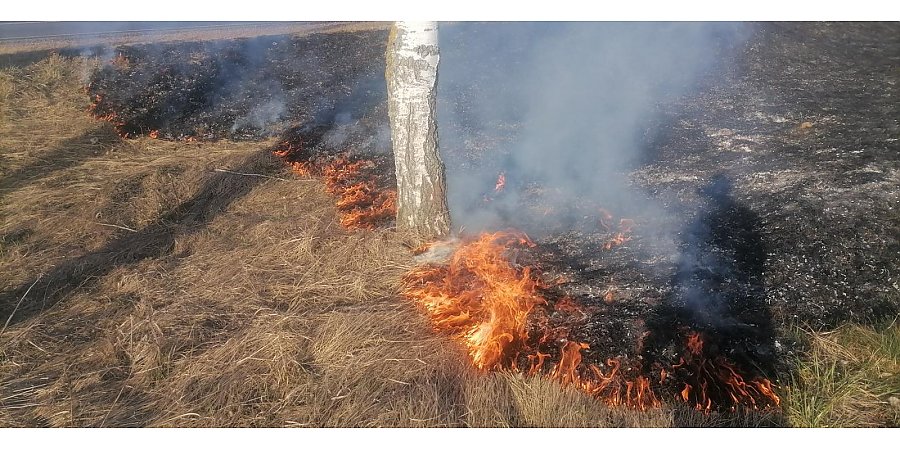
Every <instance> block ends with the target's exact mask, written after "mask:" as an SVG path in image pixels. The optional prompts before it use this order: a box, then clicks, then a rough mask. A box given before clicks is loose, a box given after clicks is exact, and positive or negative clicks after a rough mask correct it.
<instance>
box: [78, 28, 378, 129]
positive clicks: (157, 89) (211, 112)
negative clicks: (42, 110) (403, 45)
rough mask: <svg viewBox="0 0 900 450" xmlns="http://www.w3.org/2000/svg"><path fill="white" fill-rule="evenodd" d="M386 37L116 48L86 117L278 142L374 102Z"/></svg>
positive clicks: (97, 78) (92, 90) (93, 88)
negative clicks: (283, 136) (286, 134)
mask: <svg viewBox="0 0 900 450" xmlns="http://www.w3.org/2000/svg"><path fill="white" fill-rule="evenodd" d="M386 37H387V35H386V33H385V32H380V31H379V32H361V33H325V34H314V35H310V36H303V37H288V36H280V37H260V38H253V39H238V40H227V41H210V42H186V43H171V44H148V45H136V46H126V47H120V48H117V49H115V51H114V53H115V55H116V57H115V58H114V59H112V60H111V61H109V63H108V64H106V65H104V67H103V68H102V69H101V70H100V71H99V72H97V73H96V74H95V75H94V76H93V77H92V79H91V82H90V84H89V86H88V87H87V92H88V95H90V97H91V99H92V101H93V102H94V103H95V105H94V109H93V113H94V114H95V115H96V116H98V117H104V116H106V117H109V116H110V115H112V116H113V117H114V120H111V121H114V122H115V123H117V128H118V130H119V131H120V133H121V134H123V135H126V134H127V135H128V136H137V135H146V134H149V133H151V132H157V133H158V136H159V137H160V138H165V139H189V138H193V139H221V138H228V139H234V140H248V139H260V138H264V137H268V136H277V135H279V134H280V133H282V132H285V130H287V129H289V128H290V127H292V126H299V125H303V124H309V123H318V124H326V123H331V122H334V121H335V120H345V121H346V120H352V119H355V118H356V117H352V114H353V113H355V112H356V111H365V110H367V109H368V108H371V107H373V106H374V105H376V104H377V103H378V102H380V101H382V97H383V92H384V75H383V74H384V57H383V55H384V43H385V41H386ZM339 114H344V117H343V119H341V118H339V117H338V115H339ZM347 114H350V115H351V116H350V117H347Z"/></svg>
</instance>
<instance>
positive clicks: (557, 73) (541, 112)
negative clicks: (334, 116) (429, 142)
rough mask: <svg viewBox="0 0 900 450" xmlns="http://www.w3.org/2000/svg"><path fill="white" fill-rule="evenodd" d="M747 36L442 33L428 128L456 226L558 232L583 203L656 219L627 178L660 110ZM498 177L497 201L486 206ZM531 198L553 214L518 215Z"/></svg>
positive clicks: (659, 28) (631, 26) (671, 29)
mask: <svg viewBox="0 0 900 450" xmlns="http://www.w3.org/2000/svg"><path fill="white" fill-rule="evenodd" d="M746 33H747V27H746V26H742V25H738V24H727V23H715V24H712V23H510V24H506V23H488V24H475V23H465V24H442V27H441V29H440V48H441V63H440V64H441V65H440V69H439V77H438V84H439V86H438V123H439V137H440V145H441V149H442V154H443V155H444V157H445V160H446V162H447V167H448V175H447V176H448V186H449V189H448V191H449V202H450V207H451V214H452V218H453V222H454V226H455V227H457V228H460V227H463V228H466V229H468V230H470V231H473V230H479V229H484V228H498V227H505V226H516V227H519V228H525V229H527V228H528V227H529V224H532V225H533V224H534V223H535V221H536V219H540V221H543V222H544V223H542V224H541V226H540V227H539V228H544V229H546V228H548V227H550V228H552V227H553V226H554V225H560V226H564V225H566V224H567V223H571V222H574V221H577V217H575V216H577V215H579V214H583V212H582V211H580V210H578V209H577V208H576V206H577V204H578V203H579V202H582V201H584V200H586V199H589V200H591V201H593V202H596V203H597V204H599V205H602V206H603V207H604V208H607V209H609V210H611V211H614V212H616V213H617V214H626V213H634V210H635V208H638V209H640V208H654V207H655V205H652V201H648V200H646V199H645V196H644V195H641V194H640V193H639V192H637V191H636V190H635V189H632V188H630V187H629V182H628V179H627V174H628V172H629V171H630V169H632V168H633V167H634V166H635V165H636V164H638V163H639V162H640V161H641V159H642V155H643V153H644V152H645V150H646V145H647V139H646V136H647V135H648V133H650V134H652V132H653V130H651V129H650V128H649V127H651V124H652V123H654V120H655V116H656V115H657V114H658V112H659V110H660V105H663V104H665V103H666V102H670V101H672V100H674V99H677V98H678V97H680V96H683V95H686V94H688V93H691V92H692V91H694V90H696V89H697V88H698V86H699V85H700V82H701V80H702V79H703V77H704V75H706V74H708V73H710V72H711V71H714V70H717V69H718V68H719V64H718V63H719V62H721V61H722V56H723V53H727V52H729V51H732V50H733V49H735V48H736V47H737V46H738V45H739V44H740V43H741V41H742V40H743V39H744V38H745V37H746ZM500 171H503V172H505V175H506V180H507V185H506V189H505V191H504V192H503V193H502V195H496V196H493V198H490V199H489V200H490V201H487V200H486V198H488V197H491V194H490V191H491V190H492V189H493V188H494V183H495V181H496V180H497V176H498V172H500ZM535 186H542V187H543V188H542V189H541V190H540V192H543V194H544V196H543V198H544V200H545V201H547V202H549V203H552V206H553V207H554V209H555V214H552V215H549V216H548V217H546V218H536V217H535V214H534V211H533V210H530V209H529V208H522V205H523V204H528V203H529V202H530V201H532V200H533V198H532V197H531V195H532V194H533V193H534V192H538V191H537V190H536V189H534V188H535ZM547 221H552V222H554V223H546V222H547Z"/></svg>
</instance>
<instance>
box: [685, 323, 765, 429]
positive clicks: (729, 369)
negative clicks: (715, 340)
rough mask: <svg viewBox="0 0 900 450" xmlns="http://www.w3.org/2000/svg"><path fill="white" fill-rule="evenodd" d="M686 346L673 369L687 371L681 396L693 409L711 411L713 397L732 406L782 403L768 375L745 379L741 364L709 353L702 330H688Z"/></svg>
mask: <svg viewBox="0 0 900 450" xmlns="http://www.w3.org/2000/svg"><path fill="white" fill-rule="evenodd" d="M684 348H685V350H686V351H685V352H684V355H683V356H682V357H681V359H680V361H679V362H678V364H676V365H675V366H674V367H673V369H679V368H680V369H682V370H684V371H685V372H686V373H687V382H685V383H684V388H683V389H682V390H681V393H680V398H681V399H682V400H683V401H685V402H687V403H690V404H692V405H693V406H694V408H696V409H698V410H705V411H709V410H710V409H712V406H713V398H714V397H715V402H716V403H726V404H730V405H731V407H732V408H735V407H737V406H738V405H744V406H746V407H749V408H752V409H759V408H765V407H768V406H778V405H779V404H781V399H780V398H779V397H778V395H777V394H776V393H775V391H774V390H773V388H772V382H771V381H770V380H769V379H768V378H764V377H756V378H754V379H753V380H749V381H748V380H745V379H744V376H743V375H741V373H740V371H739V369H738V367H737V366H736V365H735V364H734V363H733V362H731V361H729V360H728V359H727V358H725V356H722V355H716V356H709V355H708V354H707V353H708V352H707V351H706V350H705V342H704V338H703V335H702V334H701V333H699V332H696V331H691V332H689V333H688V334H687V337H686V339H685V345H684Z"/></svg>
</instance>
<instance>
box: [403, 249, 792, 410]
mask: <svg viewBox="0 0 900 450" xmlns="http://www.w3.org/2000/svg"><path fill="white" fill-rule="evenodd" d="M534 245H535V244H534V243H532V242H531V240H529V239H528V237H527V236H525V235H524V234H522V233H519V232H512V231H510V232H495V233H485V234H482V235H480V236H479V237H478V238H476V239H474V240H470V241H468V242H466V243H463V244H461V245H460V246H459V247H457V248H456V250H455V252H454V253H453V254H452V256H451V257H450V260H449V262H448V263H446V264H427V265H424V266H420V267H418V268H416V269H414V270H413V271H411V272H410V273H409V274H407V275H406V277H405V278H404V290H403V293H404V295H405V296H406V297H408V298H410V299H412V300H413V301H415V302H416V303H417V304H419V305H420V306H422V308H423V309H424V310H425V311H426V312H427V314H428V316H429V317H430V319H431V322H432V324H433V325H434V327H435V328H436V329H437V330H438V331H441V332H445V333H448V334H449V335H450V336H452V337H453V338H454V339H455V340H456V341H457V342H459V343H460V344H462V345H463V346H464V347H465V349H466V350H467V352H468V354H469V356H470V357H471V360H472V363H473V365H474V366H475V367H477V368H479V369H481V370H486V371H487V370H512V371H518V370H519V365H520V364H522V363H523V362H525V363H526V364H527V366H526V367H527V370H526V371H525V372H526V373H528V374H530V375H537V374H541V373H544V374H546V375H548V376H549V377H550V378H552V379H555V380H557V381H559V382H560V383H561V384H564V385H571V386H574V387H576V388H578V389H580V390H582V391H584V392H586V393H588V394H590V395H591V396H593V397H595V398H597V399H599V400H601V401H603V402H605V403H606V404H608V405H610V406H625V407H630V408H636V409H641V410H644V409H647V408H655V407H659V406H660V405H661V401H660V398H662V397H660V395H659V392H663V391H668V389H667V388H666V386H669V387H671V386H672V383H678V381H677V380H688V381H687V382H686V383H684V384H683V385H681V386H680V387H678V388H677V389H678V393H677V394H675V395H674V399H676V400H678V401H683V402H686V403H689V404H692V405H694V406H695V407H696V408H697V409H700V410H704V411H708V410H710V409H712V407H713V405H714V404H716V405H719V404H724V405H729V404H730V405H732V407H733V408H734V407H736V406H737V405H743V406H747V407H750V408H764V407H768V406H777V405H778V404H779V402H780V400H779V398H778V396H777V395H776V394H775V393H774V390H773V386H772V383H771V382H770V381H769V380H768V379H765V378H762V377H757V378H754V379H753V380H752V381H746V380H745V377H744V376H743V375H741V373H740V371H739V370H738V368H737V367H736V366H735V365H734V364H732V363H731V362H730V361H728V360H727V359H726V358H725V357H724V356H714V357H711V356H708V355H707V354H708V352H709V349H707V348H706V347H707V346H706V344H705V341H704V339H703V336H702V335H700V334H699V333H696V332H692V333H690V334H688V336H687V338H686V340H685V342H684V343H683V345H684V347H683V348H684V357H682V359H681V360H680V362H679V363H678V364H676V365H674V366H672V367H662V368H661V367H660V366H658V365H657V366H656V369H654V370H656V371H658V372H645V371H646V370H650V367H642V366H633V365H629V364H627V363H626V362H623V360H622V359H619V358H610V359H607V360H606V362H605V364H601V365H597V364H591V363H588V362H586V361H585V359H584V356H583V355H584V352H585V351H588V350H590V346H589V345H588V344H586V343H583V342H578V341H576V340H572V339H570V338H569V336H570V331H571V330H570V329H569V328H570V327H571V326H572V325H574V324H577V323H583V322H584V321H585V320H587V319H588V317H589V316H588V314H587V313H586V311H585V309H586V308H584V307H582V306H581V305H579V304H578V303H577V302H575V300H573V299H572V298H569V297H563V298H560V299H558V300H556V301H555V302H553V303H554V304H553V307H552V310H553V313H554V314H564V315H566V316H567V317H570V318H573V319H572V320H570V321H569V322H567V323H568V325H566V326H555V327H551V326H550V325H549V321H548V319H547V318H548V317H549V315H548V309H550V308H549V304H550V303H551V302H550V301H548V299H547V298H545V297H544V296H543V295H541V294H540V292H541V291H542V288H545V287H546V286H545V285H544V284H542V282H541V281H540V280H539V278H537V277H536V276H535V274H534V270H533V269H532V268H530V267H521V268H519V267H517V266H516V265H515V264H514V263H513V262H512V261H514V260H515V259H514V257H515V255H516V253H517V249H516V248H515V247H517V246H534ZM423 251H425V250H423V249H418V250H417V252H418V253H421V252H423ZM609 292H612V289H610V291H609ZM567 320H568V319H567ZM529 330H530V331H529ZM529 333H530V334H529ZM554 355H555V356H554ZM554 359H555V360H556V363H555V364H552V365H549V367H548V364H547V363H548V362H550V361H552V360H554ZM601 366H602V367H601ZM651 373H652V375H648V374H651ZM656 373H658V377H657V375H656ZM657 380H658V382H657ZM667 383H668V384H667Z"/></svg>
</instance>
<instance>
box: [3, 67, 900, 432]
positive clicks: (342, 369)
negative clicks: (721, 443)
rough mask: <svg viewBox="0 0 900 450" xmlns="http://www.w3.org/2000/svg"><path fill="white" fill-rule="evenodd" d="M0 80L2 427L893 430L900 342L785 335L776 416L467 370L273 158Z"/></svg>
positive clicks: (374, 246)
mask: <svg viewBox="0 0 900 450" xmlns="http://www.w3.org/2000/svg"><path fill="white" fill-rule="evenodd" d="M97 64H98V63H97V62H96V61H92V60H88V59H83V58H65V57H60V56H57V55H51V56H49V57H47V58H45V59H43V60H41V61H38V62H35V63H32V64H30V65H28V66H24V67H8V68H5V69H3V70H2V71H0V313H2V314H0V424H2V425H4V426H13V427H21V426H40V427H44V426H63V427H69V426H74V427H96V426H106V427H113V426H274V427H282V426H297V427H334V426H342V427H386V426H387V427H443V426H476V427H482V426H488V427H495V426H498V427H506V426H514V427H557V426H583V427H610V426H612V427H622V426H645V427H650V426H653V427H656V426H660V427H669V426H722V425H728V426H767V425H776V426H785V425H787V426H835V425H838V426H884V425H888V426H897V424H898V414H897V411H898V406H897V405H896V404H895V403H900V402H898V400H897V399H896V398H897V396H900V380H898V373H900V370H898V369H900V327H898V325H896V324H892V325H890V326H887V327H881V328H879V329H878V330H880V331H876V329H875V328H866V327H859V326H852V327H851V326H848V327H845V328H841V329H838V330H837V331H834V332H829V333H813V332H806V331H800V330H797V331H796V332H797V334H798V337H799V338H800V339H801V340H804V341H806V342H807V344H808V345H807V348H808V349H809V351H808V352H806V353H804V354H803V355H798V360H797V364H796V370H795V371H794V372H793V373H791V374H785V376H784V377H783V378H782V379H779V380H778V381H779V385H780V386H781V388H780V391H779V392H780V393H781V396H782V398H783V399H784V402H783V407H784V409H783V411H769V412H765V413H758V412H753V413H745V412H737V413H711V414H703V413H699V412H695V411H693V410H690V409H686V408H685V407H683V406H680V405H677V404H664V405H663V407H661V408H659V409H652V410H650V411H646V412H640V411H633V410H629V409H624V408H608V407H606V406H605V405H604V404H602V403H599V402H597V401H596V400H593V399H591V398H589V397H587V396H586V395H584V394H582V393H580V392H578V391H577V390H575V389H573V388H569V387H563V386H561V385H560V384H558V383H557V382H556V381H553V380H550V379H547V378H544V377H524V376H522V375H517V374H508V373H493V374H485V373H479V372H477V371H476V370H475V369H473V368H472V367H471V365H470V363H469V361H468V360H467V358H466V355H465V354H464V353H463V351H462V349H460V348H459V347H458V346H457V345H456V344H455V343H453V342H452V341H450V340H449V339H448V338H447V337H445V336H442V335H440V334H438V333H435V332H433V331H432V330H431V328H430V327H429V324H428V322H427V320H426V318H425V315H423V314H422V313H421V311H418V310H417V309H416V307H415V305H413V304H412V303H411V302H409V301H407V300H405V299H404V298H402V297H401V296H400V295H399V290H400V282H401V278H402V276H403V274H404V273H406V272H407V271H409V270H410V269H411V267H412V265H413V259H412V254H411V252H410V247H411V239H409V238H407V237H405V236H403V235H401V234H399V233H397V232H395V231H393V230H390V229H388V230H377V231H347V230H345V229H344V228H342V227H341V226H340V225H339V222H338V215H337V211H336V210H335V207H334V201H333V199H332V198H331V197H330V196H329V195H328V194H327V192H326V191H325V187H324V185H323V183H322V182H321V180H319V179H317V178H314V177H307V178H303V177H298V176H295V175H294V174H292V173H291V172H290V171H289V170H288V169H286V168H285V167H284V166H283V164H282V163H281V162H280V161H279V160H277V159H276V158H275V157H273V156H272V155H271V147H272V145H273V144H274V142H262V143H260V142H255V143H253V142H251V143H248V142H230V141H224V140H223V141H217V142H203V143H185V142H172V141H163V140H155V139H150V138H148V137H141V138H137V139H129V140H123V139H121V138H119V137H118V136H117V134H116V133H115V131H114V130H113V128H112V125H111V124H109V123H107V122H100V121H97V120H95V119H93V118H91V117H90V116H89V115H88V114H87V113H86V109H87V107H88V98H87V96H86V94H85V93H84V90H83V83H84V80H85V78H86V74H89V73H90V72H91V71H92V70H93V69H94V68H95V67H96V65H97Z"/></svg>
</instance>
